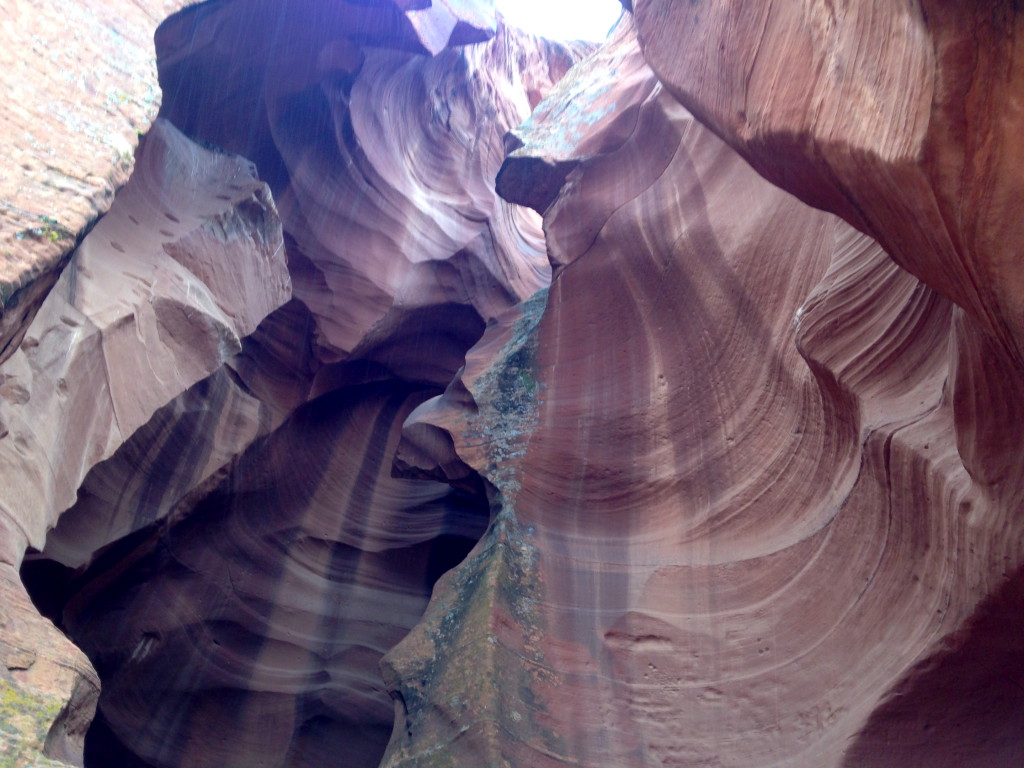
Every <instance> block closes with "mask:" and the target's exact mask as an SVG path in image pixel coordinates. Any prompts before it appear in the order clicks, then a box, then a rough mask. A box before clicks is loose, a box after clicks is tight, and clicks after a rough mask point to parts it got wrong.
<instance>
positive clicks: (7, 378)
mask: <svg viewBox="0 0 1024 768" xmlns="http://www.w3.org/2000/svg"><path fill="white" fill-rule="evenodd" d="M289 290H290V283H289V278H288V273H287V270H286V268H285V262H284V254H283V249H282V241H281V229H280V222H279V220H278V218H277V214H276V210H275V209H274V205H273V202H272V201H271V200H270V197H269V193H268V192H267V189H266V186H265V185H264V184H262V183H261V182H260V181H259V180H258V179H257V178H256V176H255V173H254V170H253V168H252V166H251V164H250V163H248V162H247V161H244V160H242V159H241V158H238V157H235V156H231V155H225V154H216V153H213V152H210V151H208V150H205V149H202V148H201V147H198V146H197V145H195V144H194V143H192V142H190V141H189V140H188V139H186V138H185V137H184V136H182V135H181V134H180V133H179V132H178V131H176V130H175V129H174V128H173V127H171V126H170V125H168V124H166V123H161V122H157V123H155V124H154V126H153V129H152V130H151V131H150V132H149V133H148V134H147V136H146V138H145V140H144V141H143V143H142V145H141V146H140V149H139V155H138V161H137V167H136V172H135V173H134V174H133V176H132V178H131V181H130V182H129V183H128V184H127V186H125V187H124V188H123V189H122V190H121V192H120V193H119V194H118V197H117V200H116V201H115V203H114V205H113V206H112V207H111V210H110V212H109V213H108V214H107V215H106V216H105V217H104V218H103V219H102V220H101V221H100V222H99V224H97V225H96V226H95V227H94V228H93V229H92V231H91V232H90V233H89V235H88V236H87V237H85V239H84V240H83V241H82V242H81V244H80V245H79V247H78V248H77V249H76V251H75V254H74V256H73V257H72V259H71V261H70V264H69V266H68V267H67V269H65V270H64V272H63V274H62V275H61V277H60V278H59V280H58V281H57V283H56V286H55V287H54V289H53V291H51V292H50V294H49V295H48V296H47V298H46V300H45V301H44V302H43V305H42V307H41V309H40V310H39V313H38V314H37V315H36V317H35V319H34V321H33V322H32V324H31V325H30V326H29V329H28V332H27V334H26V335H25V338H24V341H23V342H22V344H21V347H20V349H18V350H17V351H16V352H14V353H13V354H12V355H11V356H10V357H9V358H8V359H7V360H6V361H5V363H4V364H3V367H2V369H0V423H2V425H3V426H2V431H0V478H2V479H0V487H3V488H4V489H5V492H4V495H3V498H2V499H0V530H2V532H3V537H2V547H0V563H3V567H4V569H5V570H6V571H7V573H8V576H7V577H6V578H7V580H8V581H9V582H10V584H11V586H10V588H9V591H10V592H11V593H12V594H13V595H15V596H16V597H17V596H18V595H20V597H18V599H12V600H11V601H8V602H7V603H6V605H5V608H4V610H3V611H2V612H0V619H2V620H3V621H4V622H5V623H6V624H7V626H6V627H5V628H4V629H3V631H2V632H0V643H3V644H4V645H5V646H6V645H8V644H17V643H22V644H24V643H33V644H34V645H36V647H37V648H38V654H39V659H38V661H37V662H36V663H34V664H33V665H31V666H30V668H29V670H28V672H26V674H25V675H21V676H18V675H16V676H15V677H14V678H13V679H12V680H13V685H14V686H15V687H14V688H11V691H12V693H11V696H15V697H21V699H25V701H35V700H36V698H33V697H37V698H38V697H39V696H43V697H44V699H41V700H40V701H43V700H45V701H46V702H49V703H52V702H56V704H55V706H56V709H55V710H53V711H52V712H51V711H50V708H49V706H50V704H49V703H48V704H47V708H46V710H45V713H44V712H43V710H39V712H38V713H37V714H38V715H39V718H40V726H41V727H42V726H45V725H47V723H46V718H47V717H49V718H50V719H52V717H53V716H55V715H57V713H58V712H60V711H63V712H64V713H65V714H63V715H62V716H61V719H60V720H58V721H57V722H56V723H55V724H54V725H53V727H52V728H50V729H49V734H50V736H49V737H48V740H47V741H46V747H47V754H49V755H50V756H53V757H57V758H60V759H65V760H68V761H71V762H80V761H81V752H82V737H83V736H84V733H85V729H86V727H87V726H88V723H89V720H90V719H91V711H92V707H93V706H95V700H96V696H97V694H98V681H97V680H96V676H95V673H93V672H92V670H91V669H90V668H89V666H88V663H87V662H86V661H85V659H84V657H82V656H81V654H79V653H78V652H77V651H76V650H75V649H73V648H72V647H71V646H70V644H69V643H68V642H67V641H66V640H65V639H64V638H63V637H62V636H60V634H59V633H58V632H57V630H56V629H54V628H53V627H52V625H50V624H49V622H47V621H46V620H44V619H42V617H40V616H39V615H38V614H36V613H35V612H34V611H33V610H32V609H31V608H30V606H29V604H28V600H27V598H26V597H25V596H24V590H23V588H22V587H21V585H20V582H18V581H17V576H16V574H15V569H16V568H17V567H18V565H19V563H20V562H21V559H22V555H23V553H24V551H25V548H26V547H27V546H32V547H34V548H36V549H42V548H43V542H44V539H45V536H46V531H47V529H48V528H49V527H51V526H53V525H54V523H55V522H56V521H57V516H58V515H59V514H60V512H61V511H62V510H64V509H66V508H67V507H69V506H71V504H72V503H73V502H74V501H75V497H76V494H77V490H78V487H79V485H80V484H81V482H82V480H83V479H84V478H85V476H86V474H87V473H88V472H89V470H90V469H91V468H92V466H93V465H95V464H96V463H98V462H100V461H101V460H103V459H105V458H107V457H109V456H110V455H111V454H112V453H113V452H114V451H115V450H116V449H117V448H118V446H119V445H120V444H121V443H122V442H123V441H124V440H126V439H127V438H129V437H130V436H131V435H132V433H133V432H135V431H136V430H137V429H138V428H139V427H141V426H143V425H144V424H145V423H146V421H147V420H148V419H149V418H150V417H151V416H152V414H153V412H154V411H155V410H157V409H158V408H159V407H161V406H162V405H164V404H165V403H167V402H168V401H169V400H171V399H172V398H174V397H176V396H177V395H178V394H179V393H181V392H182V391H183V390H186V389H188V388H189V387H191V386H192V385H193V384H195V383H196V382H198V381H200V380H201V379H203V378H204V377H205V376H207V375H208V374H210V373H211V372H212V371H214V370H216V369H217V368H218V367H219V366H220V365H221V364H222V363H223V361H224V360H225V359H226V358H227V357H229V356H230V355H232V354H235V353H236V352H237V351H238V350H239V348H240V341H239V339H240V337H241V336H244V335H245V334H248V333H251V332H252V331H253V330H254V329H255V327H256V325H257V323H258V322H259V320H260V319H261V318H262V317H263V316H264V315H266V314H267V313H269V312H270V311H272V310H273V309H274V308H275V307H276V306H278V305H280V304H282V303H283V302H284V301H286V300H287V298H288V295H289ZM111 524H112V525H113V526H114V529H115V530H116V523H115V522H114V521H111ZM105 533H109V530H107V529H106V528H101V530H100V531H97V532H93V536H94V538H95V537H97V535H103V534H105ZM109 541H110V539H106V540H105V541H103V543H107V542H109ZM72 543H74V542H72ZM78 544H79V546H87V543H86V542H79V543H78ZM18 616H21V617H22V618H21V621H22V622H24V623H25V626H28V627H31V628H32V631H31V632H27V631H25V630H23V629H21V628H20V627H14V626H11V625H10V622H11V621H13V620H14V619H15V618H17V617H18ZM33 637H35V638H38V640H33ZM21 647H33V645H29V646H24V645H23V646H21ZM55 666H56V667H57V668H58V669H63V670H65V672H64V673H62V674H60V675H58V676H56V677H51V678H48V679H50V684H49V685H48V686H43V685H41V684H40V683H38V681H37V680H36V678H37V677H38V675H36V674H35V673H34V672H32V670H34V669H36V668H38V669H40V670H45V669H52V668H54V667H55ZM48 674H49V673H48ZM26 697H28V698H26ZM19 700H20V699H19ZM23 703H24V702H23ZM40 706H42V704H40ZM62 706H63V710H62V709H61V707H62ZM36 709H38V708H36ZM33 711H35V710H33ZM61 734H63V735H61ZM44 736H45V731H44ZM17 749H20V747H19V748H17ZM17 749H16V747H14V746H11V747H9V750H8V752H10V751H11V750H14V751H17Z"/></svg>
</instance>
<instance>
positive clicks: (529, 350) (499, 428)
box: [467, 288, 548, 507]
mask: <svg viewBox="0 0 1024 768" xmlns="http://www.w3.org/2000/svg"><path fill="white" fill-rule="evenodd" d="M547 299H548V290H547V289H546V288H545V289H543V290H540V291H537V293H535V294H534V295H533V296H532V297H530V298H529V299H528V300H527V301H525V302H523V303H522V304H521V305H520V310H521V312H522V314H521V316H520V317H519V319H518V320H517V321H516V322H515V323H514V324H513V326H512V329H511V334H510V338H509V340H508V341H507V342H506V343H505V346H504V347H502V349H501V351H500V352H499V353H498V355H497V356H496V359H495V361H494V363H493V364H492V365H491V367H490V368H489V369H488V370H487V371H486V372H485V373H484V374H483V375H481V376H480V377H479V378H478V379H476V381H474V382H473V385H472V387H471V389H470V391H471V393H472V395H473V399H474V400H475V401H476V403H477V407H478V411H477V413H476V415H475V417H474V418H473V420H472V423H471V424H470V426H469V429H468V430H467V434H468V437H469V438H470V439H472V440H474V441H480V442H482V443H484V444H486V446H487V449H486V453H487V464H486V466H484V467H482V468H481V470H480V474H481V475H483V476H484V477H485V478H487V479H488V480H489V481H490V482H491V483H493V484H494V486H495V487H496V488H497V489H498V490H499V491H501V493H502V495H503V496H504V506H505V507H508V506H509V505H511V504H514V501H515V496H516V494H517V492H518V490H519V481H518V479H517V477H518V464H519V461H518V460H519V459H520V458H522V456H524V455H525V453H526V449H527V447H528V445H529V440H530V436H531V435H532V434H533V431H534V429H535V428H536V426H537V421H538V410H539V408H538V406H539V401H540V397H541V395H542V390H543V385H542V384H541V383H539V382H538V381H537V369H536V355H537V344H538V338H537V333H536V329H537V325H538V323H540V319H541V317H542V316H543V314H544V307H545V306H546V305H547Z"/></svg>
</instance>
